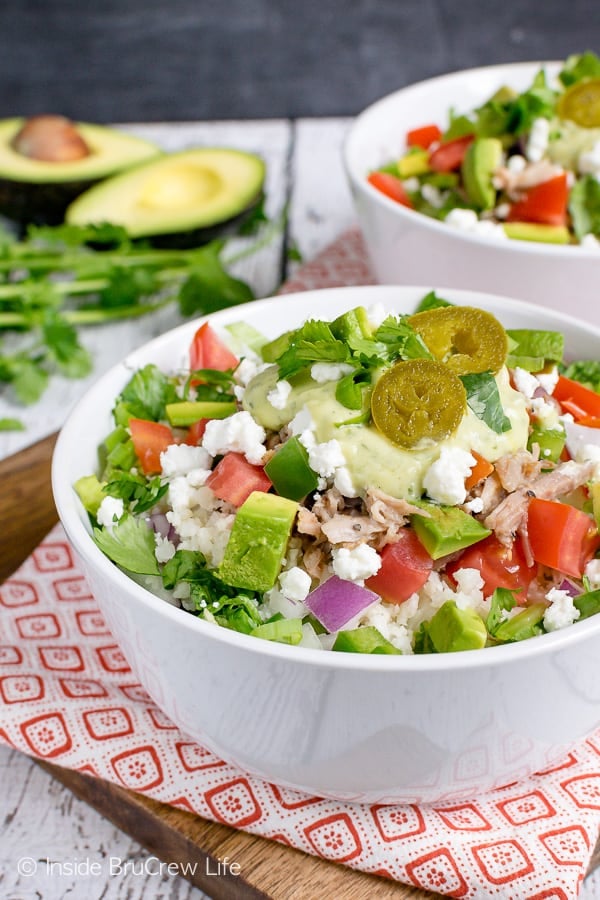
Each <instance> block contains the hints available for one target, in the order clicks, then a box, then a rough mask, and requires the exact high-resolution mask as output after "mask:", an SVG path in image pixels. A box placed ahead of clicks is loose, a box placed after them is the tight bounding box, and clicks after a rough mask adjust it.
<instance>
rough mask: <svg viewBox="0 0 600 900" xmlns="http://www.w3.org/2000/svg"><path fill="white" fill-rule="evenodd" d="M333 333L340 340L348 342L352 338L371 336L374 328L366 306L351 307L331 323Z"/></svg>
mask: <svg viewBox="0 0 600 900" xmlns="http://www.w3.org/2000/svg"><path fill="white" fill-rule="evenodd" d="M331 333H332V334H333V336H334V337H336V338H338V340H340V341H344V342H345V343H348V342H349V341H350V340H351V339H352V338H356V339H361V340H362V339H364V338H370V337H371V335H372V333H373V329H372V327H371V324H370V322H369V314H368V313H367V310H366V309H365V308H364V306H357V307H356V308H355V309H349V310H348V312H345V313H343V314H342V315H341V316H338V317H337V319H334V320H333V322H332V323H331Z"/></svg>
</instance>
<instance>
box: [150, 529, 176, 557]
mask: <svg viewBox="0 0 600 900" xmlns="http://www.w3.org/2000/svg"><path fill="white" fill-rule="evenodd" d="M154 543H155V544H156V549H155V550H154V555H155V557H156V560H157V562H159V563H166V562H168V561H169V560H170V559H173V557H174V556H175V551H176V547H175V544H173V543H171V541H170V540H169V539H168V538H166V537H163V536H162V535H161V534H158V532H157V533H156V534H155V535H154Z"/></svg>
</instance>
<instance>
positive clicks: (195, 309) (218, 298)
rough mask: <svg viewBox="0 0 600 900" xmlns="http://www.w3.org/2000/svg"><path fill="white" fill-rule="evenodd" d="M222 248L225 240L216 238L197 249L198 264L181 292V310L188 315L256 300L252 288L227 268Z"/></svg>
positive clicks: (196, 259)
mask: <svg viewBox="0 0 600 900" xmlns="http://www.w3.org/2000/svg"><path fill="white" fill-rule="evenodd" d="M222 248H223V242H222V241H213V242H212V243H210V244H206V245H205V246H204V247H202V248H201V249H200V250H198V251H196V255H195V263H194V267H193V268H192V270H191V272H190V274H189V275H188V277H187V279H186V281H185V282H184V284H183V286H182V288H181V290H180V291H179V297H178V300H179V309H180V310H181V312H182V314H183V315H184V316H191V315H198V314H204V315H206V314H208V313H213V312H216V311H217V310H218V309H225V307H228V306H236V305H238V304H240V303H248V302H249V301H250V300H254V293H253V291H252V289H251V288H250V287H249V286H248V285H247V284H246V283H245V282H244V281H240V280H239V279H238V278H234V277H233V276H232V275H230V274H229V273H228V272H227V271H226V270H225V268H224V267H223V263H222V262H221V259H220V253H221V250H222Z"/></svg>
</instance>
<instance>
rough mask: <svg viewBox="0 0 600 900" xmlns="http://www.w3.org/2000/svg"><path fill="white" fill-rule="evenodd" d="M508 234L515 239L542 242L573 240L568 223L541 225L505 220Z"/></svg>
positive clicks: (561, 242) (552, 242)
mask: <svg viewBox="0 0 600 900" xmlns="http://www.w3.org/2000/svg"><path fill="white" fill-rule="evenodd" d="M502 227H503V228H504V231H505V233H506V235H507V236H508V237H509V238H512V239H513V240H515V241H539V242H540V243H542V244H568V243H569V241H570V240H571V237H570V235H569V229H568V228H567V226H566V225H541V224H538V223H537V222H505V223H504V225H503V226H502Z"/></svg>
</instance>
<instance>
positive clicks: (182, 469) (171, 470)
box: [160, 444, 210, 478]
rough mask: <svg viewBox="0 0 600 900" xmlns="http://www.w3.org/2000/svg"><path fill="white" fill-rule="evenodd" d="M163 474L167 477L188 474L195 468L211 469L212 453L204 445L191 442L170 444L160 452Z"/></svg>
mask: <svg viewBox="0 0 600 900" xmlns="http://www.w3.org/2000/svg"><path fill="white" fill-rule="evenodd" d="M160 466H161V469H162V474H163V475H164V476H165V477H166V478H175V477H176V476H178V475H187V474H188V473H189V472H191V471H192V470H193V469H205V470H207V471H206V474H207V475H208V472H209V471H210V455H209V454H208V453H207V452H206V450H204V449H203V448H202V447H193V446H192V445H191V444H170V445H169V446H168V447H167V449H166V450H163V452H162V453H161V454H160Z"/></svg>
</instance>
